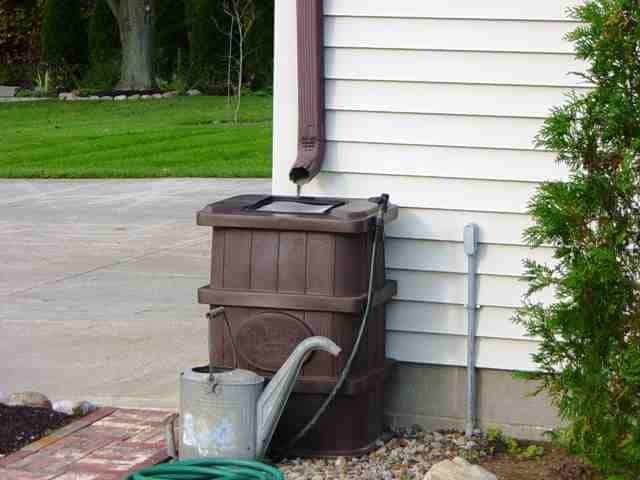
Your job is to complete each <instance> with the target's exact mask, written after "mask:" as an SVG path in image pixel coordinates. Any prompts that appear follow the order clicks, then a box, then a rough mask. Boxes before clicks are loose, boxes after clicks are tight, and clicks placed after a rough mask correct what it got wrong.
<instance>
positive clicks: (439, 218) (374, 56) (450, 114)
mask: <svg viewBox="0 0 640 480" xmlns="http://www.w3.org/2000/svg"><path fill="white" fill-rule="evenodd" d="M578 1H579V0H539V1H536V2H529V1H526V0H516V1H513V2H505V1H503V0H487V1H484V2H478V1H477V0H458V1H457V2H425V1H424V0H395V1H393V2H390V1H388V0H349V1H344V0H325V3H324V5H325V6H324V8H325V47H326V48H325V63H326V82H325V86H326V108H327V112H326V119H327V140H328V142H327V155H326V160H325V164H324V167H323V172H322V173H321V174H320V175H319V176H318V177H317V178H316V180H314V181H313V182H312V183H311V184H310V185H308V186H306V187H305V188H304V190H303V193H304V194H309V195H335V196H345V197H352V198H362V197H369V196H373V195H377V194H379V193H381V192H388V193H390V194H391V198H392V201H393V202H394V203H395V204H397V205H399V206H400V207H401V212H400V218H399V219H398V220H397V221H396V222H394V223H392V224H390V225H389V226H388V228H387V237H388V243H387V265H388V276H389V277H390V278H393V279H395V280H397V281H398V284H399V293H398V296H397V297H396V299H395V300H394V301H393V302H392V303H391V305H390V306H389V309H388V320H387V329H388V335H387V351H388V355H389V356H390V357H393V358H396V359H398V360H401V361H407V362H415V363H426V364H439V365H464V364H465V362H466V338H465V335H466V311H465V307H464V305H465V297H466V291H465V286H466V276H465V271H466V263H465V261H466V259H465V255H464V249H463V244H462V232H463V229H464V226H465V225H467V224H468V223H476V224H478V225H479V227H480V232H481V238H480V240H481V246H480V252H479V279H478V287H479V291H478V302H479V304H480V307H481V308H480V310H479V313H478V315H479V328H478V335H479V340H478V363H479V366H480V367H482V368H493V369H504V370H530V369H532V368H534V366H533V364H532V362H531V358H530V356H531V354H532V353H533V352H535V350H536V341H535V339H531V338H528V337H526V336H525V332H524V331H523V329H522V327H520V326H519V325H516V324H514V323H513V322H512V320H511V319H512V317H513V315H514V314H515V311H516V309H517V308H518V307H519V306H520V304H521V299H522V295H523V294H524V293H525V291H526V289H527V283H526V281H525V280H524V279H523V278H522V276H523V263H522V262H523V259H524V258H535V259H536V260H539V261H542V262H547V263H553V261H554V259H553V250H552V249H550V248H542V249H538V250H535V251H532V250H530V249H529V248H528V247H527V246H526V245H525V244H524V240H523V232H524V230H525V229H526V228H527V227H529V226H530V225H531V220H530V218H529V216H528V215H527V214H526V212H527V206H528V204H529V201H530V199H531V196H532V194H533V193H534V192H535V190H536V188H537V186H538V185H539V183H540V182H542V181H545V180H557V179H564V178H566V176H567V171H566V169H565V168H563V167H561V166H559V165H558V164H557V163H556V162H555V154H554V153H553V152H547V151H544V150H542V149H539V148H537V147H536V143H535V137H536V135H537V133H538V132H539V130H540V127H541V126H542V123H543V121H544V119H545V118H546V117H547V116H548V115H549V112H550V110H551V109H552V108H553V107H554V106H555V105H558V104H560V103H562V102H563V101H564V99H565V97H566V95H567V94H568V93H569V92H571V91H572V90H574V89H578V90H582V89H584V88H588V87H589V85H588V84H586V83H585V81H584V80H583V79H581V78H580V77H579V76H576V75H572V74H571V73H570V72H577V71H583V70H584V68H585V65H584V63H583V62H581V61H579V60H577V59H575V58H574V56H573V54H572V46H571V45H570V44H569V43H567V42H566V41H565V40H564V36H565V35H566V34H567V33H568V32H570V31H571V30H573V29H574V28H575V27H576V26H577V24H576V23H575V22H574V21H572V20H570V19H568V18H567V10H568V9H569V8H570V7H573V6H575V5H576V4H577V3H578ZM295 4H296V2H295V0H277V2H276V7H277V8H276V83H275V103H274V108H275V124H274V180H273V186H274V192H275V193H282V194H291V193H293V192H294V191H295V187H294V186H293V185H291V184H290V182H289V181H288V177H287V176H288V170H289V167H290V165H291V164H292V163H293V160H294V158H295V155H296V141H297V90H296V87H297V84H296V75H297V65H296V61H295V58H296V57H295V55H296V50H295V45H296V32H295ZM539 299H540V300H541V301H550V300H551V295H550V293H549V292H543V293H542V294H541V295H540V296H539Z"/></svg>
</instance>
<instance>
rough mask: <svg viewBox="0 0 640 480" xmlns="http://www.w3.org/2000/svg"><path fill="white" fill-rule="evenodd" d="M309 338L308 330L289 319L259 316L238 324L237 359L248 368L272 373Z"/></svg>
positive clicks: (298, 320) (287, 317)
mask: <svg viewBox="0 0 640 480" xmlns="http://www.w3.org/2000/svg"><path fill="white" fill-rule="evenodd" d="M311 336H313V332H312V331H311V329H310V328H309V327H308V326H307V325H306V324H305V323H304V322H303V321H302V320H300V319H298V318H296V317H294V316H293V315H290V314H287V313H281V312H273V313H261V314H258V315H254V316H253V317H250V318H249V319H248V320H247V321H246V322H244V323H243V324H242V326H241V327H240V329H239V330H238V334H237V336H236V343H237V348H238V351H239V353H240V355H242V357H243V358H244V359H245V360H246V361H247V362H248V363H249V364H250V365H252V366H253V367H255V368H257V369H259V370H263V371H265V372H276V371H278V369H279V368H280V367H281V366H282V364H283V363H284V362H285V360H286V359H287V358H289V355H291V353H292V352H293V350H294V349H295V348H296V346H298V344H299V343H300V342H302V341H303V340H305V339H307V338H309V337H311Z"/></svg>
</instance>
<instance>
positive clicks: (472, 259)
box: [464, 224, 479, 438]
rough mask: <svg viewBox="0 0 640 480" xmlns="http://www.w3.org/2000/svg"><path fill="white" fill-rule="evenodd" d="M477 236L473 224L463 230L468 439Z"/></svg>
mask: <svg viewBox="0 0 640 480" xmlns="http://www.w3.org/2000/svg"><path fill="white" fill-rule="evenodd" d="M478 234H479V229H478V226H477V225H475V224H470V225H467V226H466V227H465V228H464V253H465V254H466V256H467V305H466V310H467V419H466V425H465V434H466V436H467V437H468V438H469V437H471V436H473V431H474V430H475V428H476V423H477V387H476V332H477V327H478V326H477V313H478V282H477V280H478V275H477V273H478V257H477V254H478Z"/></svg>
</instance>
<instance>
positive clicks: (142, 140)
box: [0, 95, 272, 178]
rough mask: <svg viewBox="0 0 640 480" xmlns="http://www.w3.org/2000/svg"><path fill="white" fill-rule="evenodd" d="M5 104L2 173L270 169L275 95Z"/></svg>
mask: <svg viewBox="0 0 640 480" xmlns="http://www.w3.org/2000/svg"><path fill="white" fill-rule="evenodd" d="M226 102H227V100H226V98H224V97H178V98H175V99H163V100H145V101H143V100H139V101H135V102H134V101H125V102H97V101H95V102H94V101H90V102H62V101H58V100H51V101H44V102H33V103H31V102H29V103H0V177H3V178H147V177H269V176H271V121H272V98H271V97H269V96H256V95H251V96H247V97H245V98H244V99H243V106H242V110H241V116H240V117H241V118H240V120H241V122H240V123H239V124H238V125H235V124H233V123H231V122H230V118H231V112H230V110H229V108H228V106H227V103H226Z"/></svg>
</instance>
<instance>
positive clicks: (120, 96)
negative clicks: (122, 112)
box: [113, 95, 127, 102]
mask: <svg viewBox="0 0 640 480" xmlns="http://www.w3.org/2000/svg"><path fill="white" fill-rule="evenodd" d="M113 99H114V100H115V101H116V102H123V101H124V100H126V99H127V96H126V95H117V96H115V97H113Z"/></svg>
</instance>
